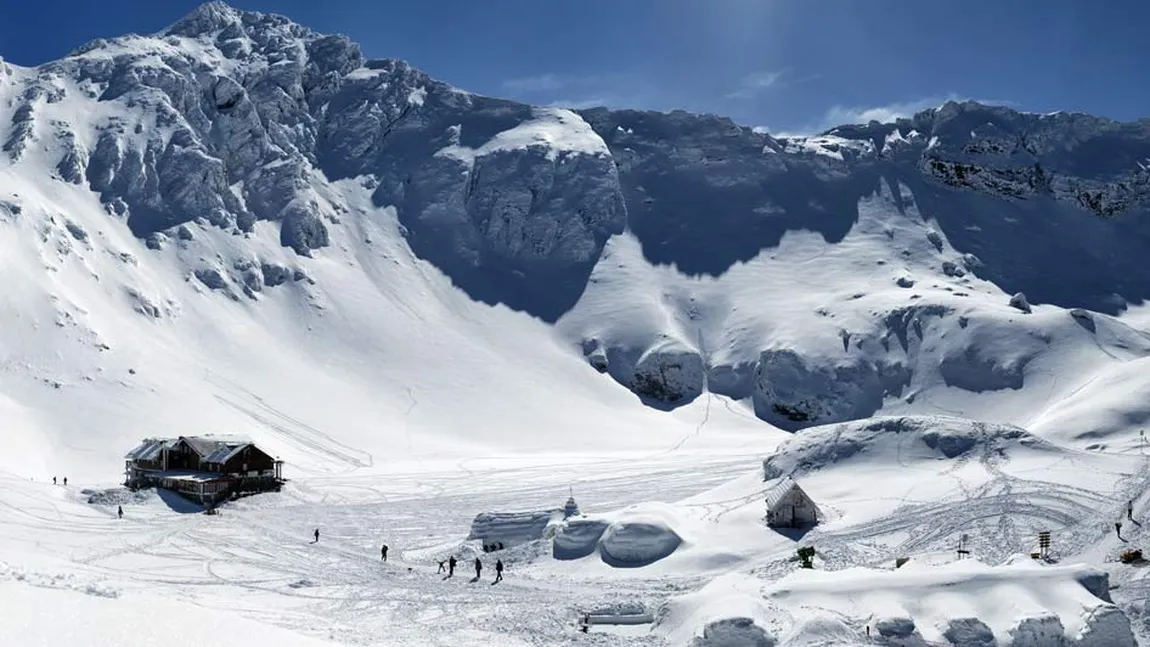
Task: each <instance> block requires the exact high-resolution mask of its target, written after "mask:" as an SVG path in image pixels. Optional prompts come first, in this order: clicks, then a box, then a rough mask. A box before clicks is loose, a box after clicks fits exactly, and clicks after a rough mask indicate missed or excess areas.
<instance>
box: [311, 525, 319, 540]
mask: <svg viewBox="0 0 1150 647" xmlns="http://www.w3.org/2000/svg"><path fill="white" fill-rule="evenodd" d="M311 543H313V544H318V543H319V528H316V529H315V541H313V542H311Z"/></svg>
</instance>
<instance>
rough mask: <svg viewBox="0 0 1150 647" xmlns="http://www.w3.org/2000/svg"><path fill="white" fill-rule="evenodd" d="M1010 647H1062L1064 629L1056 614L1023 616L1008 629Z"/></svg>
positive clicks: (1063, 643) (1064, 637)
mask: <svg viewBox="0 0 1150 647" xmlns="http://www.w3.org/2000/svg"><path fill="white" fill-rule="evenodd" d="M1009 635H1010V642H1009V643H1008V644H1009V645H1010V647H1063V645H1066V629H1065V628H1064V627H1063V626H1062V620H1060V619H1059V618H1058V616H1056V615H1051V614H1045V615H1040V616H1032V617H1029V618H1023V619H1021V620H1019V621H1018V624H1016V625H1015V626H1014V627H1013V628H1011V629H1010V634H1009Z"/></svg>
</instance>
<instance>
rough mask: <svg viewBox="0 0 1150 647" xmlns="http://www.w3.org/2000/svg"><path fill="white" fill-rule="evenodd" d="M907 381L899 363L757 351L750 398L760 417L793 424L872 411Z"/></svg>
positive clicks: (791, 426)
mask: <svg viewBox="0 0 1150 647" xmlns="http://www.w3.org/2000/svg"><path fill="white" fill-rule="evenodd" d="M905 380H906V372H905V370H904V369H902V368H901V367H900V366H897V365H885V364H875V363H872V362H870V361H868V360H866V359H847V360H843V361H839V362H833V361H827V360H819V359H817V358H811V357H805V356H804V355H802V354H800V353H799V352H797V351H795V350H790V349H779V350H766V351H763V352H762V353H761V354H760V356H759V364H758V369H757V371H756V376H755V390H754V393H753V394H752V397H753V402H754V406H755V413H756V414H757V415H758V416H759V417H760V418H762V419H764V420H766V421H767V422H770V423H771V424H774V425H776V426H778V427H782V428H783V429H796V428H800V427H807V426H810V425H819V424H827V423H832V422H839V421H842V420H851V419H855V418H865V417H867V416H870V415H871V414H873V413H874V412H876V411H878V410H879V408H881V407H882V403H883V398H884V397H885V396H886V395H887V394H888V393H890V392H894V391H897V390H899V389H901V387H902V384H903V383H904V382H905Z"/></svg>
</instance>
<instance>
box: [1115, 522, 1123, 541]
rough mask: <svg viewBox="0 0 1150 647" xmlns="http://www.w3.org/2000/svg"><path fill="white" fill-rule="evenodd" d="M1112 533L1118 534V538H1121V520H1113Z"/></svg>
mask: <svg viewBox="0 0 1150 647" xmlns="http://www.w3.org/2000/svg"><path fill="white" fill-rule="evenodd" d="M1114 534H1116V535H1118V538H1119V539H1122V522H1121V521H1115V522H1114Z"/></svg>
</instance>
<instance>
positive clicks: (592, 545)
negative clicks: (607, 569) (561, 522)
mask: <svg viewBox="0 0 1150 647" xmlns="http://www.w3.org/2000/svg"><path fill="white" fill-rule="evenodd" d="M610 525H611V524H610V522H608V521H604V520H603V519H586V518H584V519H571V520H568V522H567V525H566V526H564V527H562V528H561V529H560V530H559V532H558V533H556V534H555V540H554V541H553V542H552V544H551V555H552V557H554V558H555V559H562V560H568V559H580V558H583V557H586V556H588V555H590V554H592V553H594V552H595V551H596V550H597V549H598V548H599V539H600V538H601V537H602V536H603V533H604V532H605V531H606V530H607V527H608V526H610Z"/></svg>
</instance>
